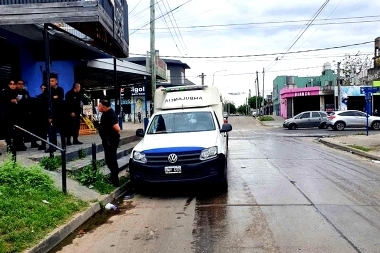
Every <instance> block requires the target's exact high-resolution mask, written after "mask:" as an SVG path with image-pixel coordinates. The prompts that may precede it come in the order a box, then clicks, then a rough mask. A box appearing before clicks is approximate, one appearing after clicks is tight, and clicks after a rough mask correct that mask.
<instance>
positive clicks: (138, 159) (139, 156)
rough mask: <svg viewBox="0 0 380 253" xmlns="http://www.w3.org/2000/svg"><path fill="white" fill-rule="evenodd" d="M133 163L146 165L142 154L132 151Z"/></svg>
mask: <svg viewBox="0 0 380 253" xmlns="http://www.w3.org/2000/svg"><path fill="white" fill-rule="evenodd" d="M132 157H133V161H135V162H138V163H146V162H147V160H146V157H145V154H144V153H143V152H139V151H133V156H132Z"/></svg>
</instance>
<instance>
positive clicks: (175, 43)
mask: <svg viewBox="0 0 380 253" xmlns="http://www.w3.org/2000/svg"><path fill="white" fill-rule="evenodd" d="M157 6H158V9H159V10H160V13H161V15H162V17H163V19H164V22H165V24H166V26H167V27H168V30H169V32H170V35H171V37H172V39H173V41H174V45H175V46H176V48H177V49H178V51H179V53H180V54H181V55H182V52H181V50H180V49H179V47H178V46H177V42H176V41H175V39H174V36H173V33H172V31H171V29H170V28H169V25H168V22H166V18H165V17H164V16H163V12H162V10H161V7H160V5H159V4H158V5H157ZM169 17H170V16H169ZM177 37H178V36H177Z"/></svg>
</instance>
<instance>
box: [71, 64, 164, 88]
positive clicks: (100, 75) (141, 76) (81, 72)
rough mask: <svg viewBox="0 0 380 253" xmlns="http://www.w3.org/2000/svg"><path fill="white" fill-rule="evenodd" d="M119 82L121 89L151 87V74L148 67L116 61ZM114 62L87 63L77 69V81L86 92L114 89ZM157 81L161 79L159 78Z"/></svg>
mask: <svg viewBox="0 0 380 253" xmlns="http://www.w3.org/2000/svg"><path fill="white" fill-rule="evenodd" d="M116 71H117V81H118V84H119V85H120V86H121V87H127V86H132V85H135V84H143V83H144V82H145V81H146V84H147V85H150V83H151V79H150V73H149V72H147V71H146V67H145V66H142V65H138V64H135V63H131V62H128V61H126V60H116ZM114 76H115V73H114V60H113V59H112V58H111V59H110V58H109V59H96V60H90V61H87V62H86V63H85V64H82V65H80V66H78V67H77V68H76V69H75V79H76V80H78V81H79V82H81V84H82V87H83V88H84V89H85V90H97V89H114V87H115V80H114ZM157 80H160V77H159V76H157Z"/></svg>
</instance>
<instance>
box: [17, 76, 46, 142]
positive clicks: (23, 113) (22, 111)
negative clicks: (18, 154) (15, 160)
mask: <svg viewBox="0 0 380 253" xmlns="http://www.w3.org/2000/svg"><path fill="white" fill-rule="evenodd" d="M16 90H17V95H18V97H20V101H18V106H17V109H18V111H17V113H16V114H17V115H16V116H17V123H18V124H19V125H20V127H22V128H24V129H26V130H28V131H30V132H32V133H35V131H34V128H33V124H28V122H32V120H33V115H32V113H33V106H32V103H31V102H32V101H31V98H30V95H29V92H28V91H27V90H26V89H25V88H24V81H23V80H22V79H18V81H17V83H16ZM16 132H17V138H16V140H17V141H15V145H16V147H18V149H20V150H26V146H25V144H24V142H27V141H26V140H30V142H31V148H37V147H39V146H40V145H38V144H37V142H36V138H34V137H32V136H30V135H29V134H28V133H25V132H23V131H21V130H17V129H16Z"/></svg>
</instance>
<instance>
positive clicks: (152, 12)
mask: <svg viewBox="0 0 380 253" xmlns="http://www.w3.org/2000/svg"><path fill="white" fill-rule="evenodd" d="M154 5H155V1H154V0H150V75H151V83H152V102H153V101H154V93H155V91H156V48H155V19H156V12H155V8H154ZM145 109H146V111H148V108H145Z"/></svg>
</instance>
